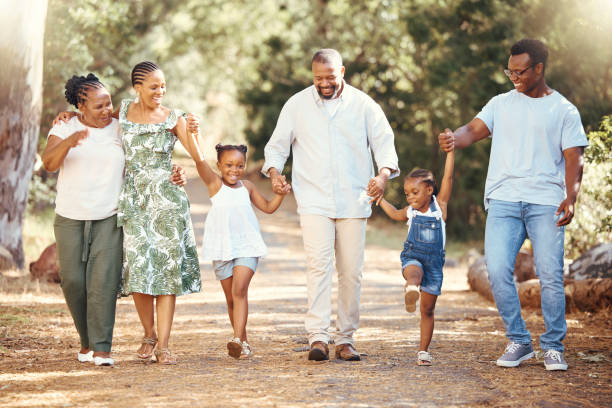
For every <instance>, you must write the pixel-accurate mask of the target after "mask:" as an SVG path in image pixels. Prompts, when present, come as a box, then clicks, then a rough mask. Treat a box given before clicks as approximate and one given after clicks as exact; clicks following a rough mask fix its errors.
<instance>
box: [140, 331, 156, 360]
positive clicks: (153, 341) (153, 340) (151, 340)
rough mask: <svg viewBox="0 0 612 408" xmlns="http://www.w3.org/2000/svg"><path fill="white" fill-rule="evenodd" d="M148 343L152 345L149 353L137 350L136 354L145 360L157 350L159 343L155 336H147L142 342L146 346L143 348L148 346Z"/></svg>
mask: <svg viewBox="0 0 612 408" xmlns="http://www.w3.org/2000/svg"><path fill="white" fill-rule="evenodd" d="M147 344H148V345H150V346H151V351H150V352H149V353H139V352H136V354H137V355H138V358H142V359H143V360H146V359H149V358H151V357H152V356H153V351H155V346H156V345H157V339H156V338H154V337H146V336H145V337H143V338H142V343H141V345H144V346H145V347H144V348H143V349H145V348H146V345H147Z"/></svg>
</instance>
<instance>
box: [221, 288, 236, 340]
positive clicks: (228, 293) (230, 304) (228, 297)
mask: <svg viewBox="0 0 612 408" xmlns="http://www.w3.org/2000/svg"><path fill="white" fill-rule="evenodd" d="M233 280H234V279H233V277H232V276H230V277H229V278H227V279H223V280H221V281H219V282H221V288H223V293H224V294H225V301H226V302H227V314H228V315H229V319H230V323H231V324H232V330H235V328H234V327H235V326H234V298H233V297H232V282H233Z"/></svg>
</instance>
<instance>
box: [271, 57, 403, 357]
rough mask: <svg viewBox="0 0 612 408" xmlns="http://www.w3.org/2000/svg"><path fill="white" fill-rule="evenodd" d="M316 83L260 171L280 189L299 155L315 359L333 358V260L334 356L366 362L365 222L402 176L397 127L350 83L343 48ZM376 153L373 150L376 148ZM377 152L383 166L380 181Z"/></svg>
mask: <svg viewBox="0 0 612 408" xmlns="http://www.w3.org/2000/svg"><path fill="white" fill-rule="evenodd" d="M312 74H313V82H314V84H313V85H312V86H309V87H308V88H306V89H304V90H302V91H300V92H298V93H297V94H295V95H293V96H292V97H291V98H289V100H288V101H287V103H285V105H284V106H283V109H282V110H281V113H280V116H279V118H278V122H277V124H276V128H275V129H274V133H273V134H272V137H271V138H270V140H269V141H268V143H267V145H266V148H265V159H266V160H265V164H264V167H263V169H262V172H263V173H264V174H265V175H267V176H270V178H271V180H272V186H273V188H274V189H275V190H280V189H281V188H283V187H284V186H285V184H286V181H285V177H284V176H282V175H281V173H282V170H283V167H284V165H285V162H286V160H287V158H288V157H289V154H290V152H291V151H292V152H293V166H292V171H291V174H292V183H293V191H294V193H295V198H296V201H297V204H298V213H299V214H300V224H301V226H302V235H303V239H304V249H305V251H306V257H307V265H308V271H307V273H308V275H307V281H308V313H307V315H306V321H305V325H306V330H307V332H308V337H309V343H310V352H309V354H308V359H309V360H327V359H329V348H328V343H329V340H330V335H329V332H328V330H329V326H330V316H331V290H332V273H333V270H334V255H335V259H336V266H337V269H338V316H337V319H336V329H337V331H336V339H335V343H336V358H340V359H343V360H350V361H355V360H360V356H359V353H357V351H356V350H355V348H354V343H353V333H355V331H356V330H357V328H358V326H359V298H360V294H361V273H362V270H363V256H364V250H365V230H366V220H367V218H368V217H369V216H370V215H371V213H372V210H371V202H372V201H379V200H380V199H381V198H382V195H383V193H384V189H385V185H386V182H387V179H389V178H390V177H395V176H397V175H398V174H399V168H398V163H397V154H396V152H395V146H394V144H393V142H394V137H393V130H392V129H391V126H390V125H389V122H388V121H387V119H386V117H385V114H384V113H383V111H382V109H381V108H380V106H379V105H378V104H377V103H376V102H374V100H372V98H370V97H369V96H368V95H366V94H365V93H364V92H361V91H360V90H358V89H356V88H354V87H352V86H350V85H348V84H347V83H346V82H344V66H343V65H342V58H341V56H340V54H339V53H338V51H336V50H333V49H322V50H319V51H317V52H316V53H315V54H314V56H313V58H312ZM370 149H371V150H370ZM372 152H373V153H374V158H375V160H376V164H377V166H378V169H379V174H378V175H377V176H375V177H374V166H373V163H372Z"/></svg>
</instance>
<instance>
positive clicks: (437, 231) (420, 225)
mask: <svg viewBox="0 0 612 408" xmlns="http://www.w3.org/2000/svg"><path fill="white" fill-rule="evenodd" d="M454 165H455V152H454V151H451V152H449V153H447V155H446V165H445V166H444V177H443V178H442V186H441V187H440V191H439V192H438V191H437V190H438V189H437V187H436V181H435V180H434V177H433V174H432V173H431V171H429V170H424V169H419V170H414V171H413V172H412V173H410V174H409V175H408V176H406V179H405V180H404V193H405V194H406V201H407V202H408V204H409V206H408V207H404V208H402V209H397V208H395V207H394V206H393V205H391V204H390V203H389V202H387V201H386V200H384V199H383V200H382V201H381V203H380V206H381V207H382V209H383V210H384V211H385V213H386V214H387V215H388V216H389V217H391V218H392V219H394V220H398V221H407V224H408V237H407V238H406V241H405V242H404V250H403V251H402V253H401V255H400V258H401V260H402V274H403V276H404V279H406V290H405V295H404V301H405V303H406V311H408V312H414V311H415V310H416V302H417V300H418V299H419V286H420V297H421V302H420V303H421V305H420V309H421V344H420V346H419V351H418V353H417V364H418V365H431V354H429V352H428V351H427V349H428V348H429V343H430V342H431V336H432V334H433V328H434V309H435V306H436V300H437V298H438V296H440V289H441V288H442V267H443V266H444V244H445V241H446V232H445V221H446V209H447V204H448V200H449V198H450V193H451V188H452V184H453V168H454Z"/></svg>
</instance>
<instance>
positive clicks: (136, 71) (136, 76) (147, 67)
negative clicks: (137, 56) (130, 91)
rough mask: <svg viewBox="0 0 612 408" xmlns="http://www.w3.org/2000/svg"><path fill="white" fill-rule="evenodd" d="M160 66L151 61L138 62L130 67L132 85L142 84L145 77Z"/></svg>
mask: <svg viewBox="0 0 612 408" xmlns="http://www.w3.org/2000/svg"><path fill="white" fill-rule="evenodd" d="M159 69H160V68H159V67H158V66H157V65H156V64H155V63H154V62H151V61H143V62H139V63H138V64H136V65H135V66H134V68H133V69H132V86H134V85H137V84H142V82H143V81H144V79H145V77H146V76H147V75H148V74H150V73H151V72H153V71H157V70H159Z"/></svg>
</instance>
